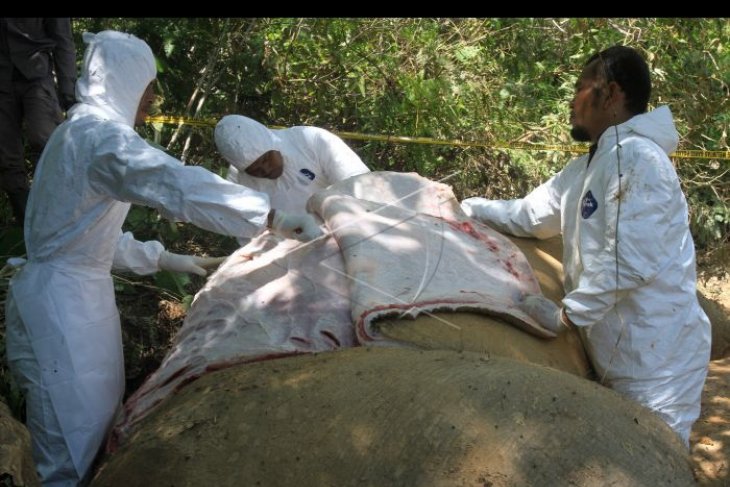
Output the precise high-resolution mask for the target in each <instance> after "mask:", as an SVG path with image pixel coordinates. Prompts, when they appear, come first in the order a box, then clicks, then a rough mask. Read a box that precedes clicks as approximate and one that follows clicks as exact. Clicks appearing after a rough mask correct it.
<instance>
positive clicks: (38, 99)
mask: <svg viewBox="0 0 730 487" xmlns="http://www.w3.org/2000/svg"><path fill="white" fill-rule="evenodd" d="M62 119H63V118H62V114H61V109H60V107H59V105H58V98H57V96H56V87H55V83H54V81H53V78H52V77H50V76H49V77H46V78H42V79H37V80H32V81H27V80H24V79H15V80H13V82H12V86H11V87H10V89H2V88H0V189H2V190H3V191H4V192H5V193H7V195H8V198H9V199H10V204H11V206H12V207H13V213H14V215H15V218H16V220H18V222H19V223H20V224H22V222H23V217H24V214H25V204H26V200H27V198H28V187H29V186H28V174H27V172H28V171H27V169H26V164H25V154H24V144H25V142H26V141H27V143H28V146H29V148H30V151H29V153H28V160H29V161H30V163H31V171H32V170H35V164H36V163H37V162H38V159H39V158H40V155H41V152H43V148H44V147H45V145H46V141H47V140H48V138H49V137H50V136H51V133H52V132H53V130H54V129H55V128H56V127H57V126H58V124H59V123H61V121H62ZM23 122H25V127H23ZM23 128H25V139H24V138H23Z"/></svg>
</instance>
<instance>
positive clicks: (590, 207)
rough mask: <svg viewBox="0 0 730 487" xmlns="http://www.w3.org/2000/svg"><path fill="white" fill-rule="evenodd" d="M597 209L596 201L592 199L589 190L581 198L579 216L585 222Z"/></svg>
mask: <svg viewBox="0 0 730 487" xmlns="http://www.w3.org/2000/svg"><path fill="white" fill-rule="evenodd" d="M597 209H598V201H596V198H594V197H593V193H591V190H590V189H589V190H588V192H587V193H586V195H585V196H584V197H583V201H581V204H580V216H582V217H583V219H584V220H585V219H586V218H588V217H589V216H591V215H592V214H593V212H595V211H596V210H597Z"/></svg>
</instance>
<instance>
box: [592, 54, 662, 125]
mask: <svg viewBox="0 0 730 487" xmlns="http://www.w3.org/2000/svg"><path fill="white" fill-rule="evenodd" d="M585 68H586V72H587V73H589V74H590V75H591V76H593V77H595V78H605V79H606V82H607V83H609V82H611V81H615V82H616V83H618V85H619V86H620V87H621V89H622V90H623V91H624V93H625V94H626V109H627V110H629V111H630V112H631V113H632V114H634V115H637V114H639V113H644V112H646V110H647V105H648V104H649V96H650V95H651V78H650V76H649V66H648V65H647V64H646V61H645V60H644V58H643V57H641V54H639V52H638V51H637V50H636V49H633V48H631V47H628V46H621V45H617V46H612V47H609V48H608V49H604V50H603V51H601V52H599V53H596V54H594V55H593V56H591V57H590V58H589V59H588V61H586V64H585Z"/></svg>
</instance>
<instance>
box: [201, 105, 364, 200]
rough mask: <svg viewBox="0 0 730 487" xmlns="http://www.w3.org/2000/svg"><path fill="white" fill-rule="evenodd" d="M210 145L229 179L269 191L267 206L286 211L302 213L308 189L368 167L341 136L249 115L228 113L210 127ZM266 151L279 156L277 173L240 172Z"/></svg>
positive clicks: (323, 185)
mask: <svg viewBox="0 0 730 487" xmlns="http://www.w3.org/2000/svg"><path fill="white" fill-rule="evenodd" d="M215 143H216V146H217V148H218V151H219V152H220V153H221V155H222V156H223V157H224V158H225V159H226V160H227V161H228V162H230V163H231V167H230V168H229V170H228V177H227V179H228V180H229V181H233V182H236V183H238V184H242V185H244V186H246V187H248V188H252V189H255V190H257V191H262V192H264V193H266V194H268V195H269V198H270V200H271V206H272V207H274V208H277V209H279V208H281V209H282V210H284V211H287V212H290V213H305V212H306V209H305V208H306V204H307V200H308V199H309V197H310V196H311V195H312V194H313V193H316V192H317V191H320V190H322V189H324V188H326V187H327V186H329V185H331V184H334V183H336V182H338V181H342V180H343V179H347V178H349V177H351V176H356V175H358V174H364V173H366V172H369V171H370V170H369V169H368V167H367V166H366V165H365V164H364V163H363V162H362V160H361V159H360V157H358V155H357V154H355V152H354V151H353V150H352V149H350V147H348V146H347V144H345V143H344V142H343V141H342V139H340V138H339V137H337V136H336V135H334V134H332V133H330V132H328V131H327V130H324V129H321V128H319V127H304V126H300V127H290V128H286V129H279V130H271V129H269V128H267V127H266V126H265V125H263V124H260V123H259V122H257V121H255V120H252V119H250V118H248V117H244V116H242V115H227V116H225V117H223V118H222V119H221V120H220V122H218V125H217V126H216V128H215ZM270 150H277V151H279V152H280V153H281V156H282V158H283V159H284V172H283V173H282V175H281V176H280V177H278V178H276V179H266V178H258V177H254V176H250V175H248V174H246V173H245V171H244V170H245V169H246V168H247V167H248V166H250V165H251V164H252V163H253V162H254V161H255V160H256V159H258V158H259V157H260V156H261V155H263V154H264V153H265V152H268V151H270Z"/></svg>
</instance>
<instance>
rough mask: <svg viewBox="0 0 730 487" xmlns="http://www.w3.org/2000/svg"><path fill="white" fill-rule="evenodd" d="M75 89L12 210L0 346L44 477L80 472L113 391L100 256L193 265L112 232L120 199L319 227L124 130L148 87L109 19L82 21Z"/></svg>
mask: <svg viewBox="0 0 730 487" xmlns="http://www.w3.org/2000/svg"><path fill="white" fill-rule="evenodd" d="M84 41H85V42H86V43H87V44H88V46H87V49H86V53H85V55H84V64H83V68H82V73H81V78H80V79H79V81H78V83H77V85H76V97H77V99H78V101H79V103H78V104H77V105H75V106H74V107H73V108H72V109H71V110H70V111H69V116H68V120H67V121H66V122H64V123H63V124H61V125H60V126H59V127H58V128H57V129H56V130H55V132H54V133H53V134H52V136H51V138H50V140H49V141H48V144H47V145H46V149H45V151H44V153H43V156H42V157H41V159H40V161H39V164H38V168H37V170H36V173H35V180H34V183H33V187H32V189H31V193H30V198H29V203H28V212H27V216H26V220H25V242H26V246H27V249H28V262H27V264H26V265H25V266H24V267H23V268H22V269H21V270H20V272H19V273H18V274H17V275H16V276H15V277H14V278H13V279H12V281H11V283H10V288H9V292H8V301H7V306H6V325H7V336H6V346H7V357H8V362H9V366H10V369H11V371H12V372H13V375H14V376H15V378H16V380H17V381H18V383H19V385H20V387H21V389H22V390H23V392H24V393H25V397H26V400H27V426H28V428H29V430H30V433H31V438H32V445H33V457H34V459H35V461H36V465H37V469H38V472H39V474H40V477H41V480H42V482H43V485H46V486H51V485H53V486H56V485H64V486H68V485H78V484H79V483H81V484H83V483H84V482H85V481H86V480H87V479H88V475H89V474H90V472H91V465H92V461H93V460H94V457H95V456H96V454H97V452H98V451H99V448H100V446H101V445H102V443H103V440H104V438H105V435H106V434H107V432H108V430H109V427H110V425H111V424H112V421H113V418H114V416H115V413H116V411H117V409H118V407H119V406H120V404H121V400H122V397H123V392H124V363H123V355H122V340H121V330H120V321H119V313H118V311H117V308H116V305H115V301H114V286H113V282H112V277H111V274H110V270H111V269H112V268H116V269H121V270H131V271H133V272H136V273H138V274H148V273H152V272H156V271H158V270H160V269H168V270H174V271H183V272H195V273H197V274H203V275H204V274H205V272H206V271H205V269H204V267H206V266H207V265H208V264H210V262H209V261H208V260H206V259H204V258H200V257H195V256H187V255H178V254H173V253H170V252H167V251H165V249H164V248H163V246H162V244H161V243H159V242H156V241H149V242H139V241H137V240H135V239H134V237H133V235H132V234H131V233H122V230H121V229H122V223H123V222H124V219H125V217H126V215H127V212H128V210H129V207H130V204H131V203H135V204H141V205H146V206H151V207H154V208H156V209H157V210H159V211H160V212H161V213H162V214H163V215H165V216H166V217H169V218H171V219H175V220H180V221H185V222H190V223H193V224H195V225H197V226H199V227H201V228H203V229H206V230H209V231H213V232H217V233H221V234H225V235H231V236H236V237H245V236H251V235H254V234H255V233H258V232H259V231H260V230H262V229H263V227H265V226H267V225H268V226H269V227H270V228H271V229H272V231H273V232H274V233H278V234H281V235H285V236H289V237H295V238H298V239H300V240H309V239H312V238H316V237H317V236H319V235H320V234H321V230H320V229H319V226H318V225H317V224H316V222H315V220H314V219H313V218H312V216H311V215H287V214H286V213H284V212H281V211H277V210H273V209H271V208H270V205H269V199H268V197H267V196H266V195H265V194H263V193H259V192H256V191H253V190H250V189H248V188H244V187H242V186H240V185H237V184H233V183H231V182H228V181H226V180H225V179H223V178H220V177H218V176H217V175H215V174H213V173H212V172H210V171H207V170H206V169H204V168H201V167H188V166H185V165H183V164H182V163H181V162H180V161H178V160H177V159H175V158H173V157H171V156H169V155H167V154H165V153H164V152H163V151H160V150H158V149H155V148H153V147H152V146H150V145H148V144H147V143H146V142H145V141H144V140H143V139H142V138H141V137H140V136H139V135H138V134H137V133H136V132H135V131H134V129H133V126H134V125H141V124H143V123H144V120H145V117H146V115H147V111H148V110H149V108H150V106H151V104H152V103H153V100H154V89H153V86H154V80H155V77H156V69H155V60H154V56H153V54H152V51H151V50H150V48H149V46H148V45H147V44H146V43H145V42H144V41H142V40H140V39H138V38H136V37H134V36H132V35H129V34H124V33H121V32H114V31H104V32H101V33H98V34H88V33H87V34H85V35H84Z"/></svg>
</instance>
